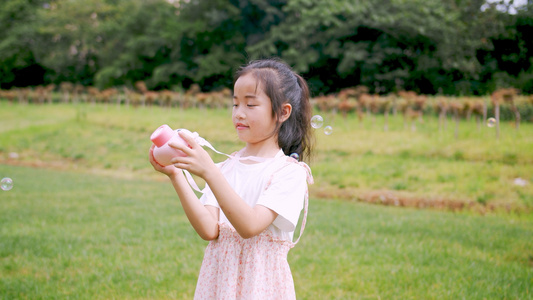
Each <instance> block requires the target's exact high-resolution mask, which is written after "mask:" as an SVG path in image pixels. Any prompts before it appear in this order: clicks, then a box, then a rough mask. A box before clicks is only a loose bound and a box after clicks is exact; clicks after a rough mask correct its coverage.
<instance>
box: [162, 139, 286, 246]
mask: <svg viewBox="0 0 533 300" xmlns="http://www.w3.org/2000/svg"><path fill="white" fill-rule="evenodd" d="M179 134H180V136H181V137H182V138H183V139H185V141H186V142H187V143H188V144H189V145H190V146H191V148H188V147H186V146H182V145H177V144H169V145H170V146H171V147H174V148H176V149H179V150H181V151H183V152H185V154H187V156H186V157H177V158H174V159H173V160H172V162H173V163H174V166H176V167H177V168H181V169H185V170H188V171H189V172H191V173H193V174H196V175H198V176H200V177H202V178H203V179H204V180H205V181H206V182H207V184H209V187H210V188H211V191H212V192H213V194H214V195H215V197H216V199H217V202H218V204H219V205H220V208H221V209H222V211H224V214H225V215H226V217H227V218H228V220H229V221H230V222H231V224H232V225H233V227H234V228H235V230H236V231H237V233H239V235H240V236H241V237H243V238H245V239H246V238H251V237H254V236H256V235H258V234H260V233H261V232H263V231H264V230H265V229H266V228H267V227H268V226H269V225H270V224H272V222H274V220H275V219H276V217H277V216H278V214H277V213H276V212H274V211H273V210H271V209H269V208H266V207H265V206H262V205H256V206H254V207H250V206H249V205H248V204H247V203H246V202H244V200H243V199H242V198H241V197H240V196H239V195H238V194H237V193H236V192H235V191H234V190H233V188H232V187H231V186H230V185H229V183H228V181H227V180H226V178H225V177H224V175H223V174H222V172H220V169H219V168H218V167H217V166H216V165H215V163H214V162H213V160H212V159H211V157H210V156H209V154H208V153H207V152H206V151H205V150H204V149H203V148H202V147H201V146H200V145H198V144H197V143H196V141H195V140H194V139H193V138H192V137H190V136H188V135H187V134H186V133H185V134H184V133H182V132H180V133H179ZM185 184H187V183H186V182H185ZM189 188H190V187H189Z"/></svg>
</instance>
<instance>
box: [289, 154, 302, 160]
mask: <svg viewBox="0 0 533 300" xmlns="http://www.w3.org/2000/svg"><path fill="white" fill-rule="evenodd" d="M289 156H290V157H292V158H294V159H296V160H300V155H298V153H292V154H291V155H289Z"/></svg>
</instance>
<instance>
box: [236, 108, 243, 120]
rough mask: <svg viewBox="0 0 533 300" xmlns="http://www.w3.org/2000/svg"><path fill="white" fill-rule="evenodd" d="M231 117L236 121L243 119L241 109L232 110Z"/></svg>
mask: <svg viewBox="0 0 533 300" xmlns="http://www.w3.org/2000/svg"><path fill="white" fill-rule="evenodd" d="M233 116H234V117H235V118H236V119H238V120H242V119H244V117H245V115H244V112H243V111H242V109H239V107H234V108H233Z"/></svg>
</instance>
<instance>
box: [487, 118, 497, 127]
mask: <svg viewBox="0 0 533 300" xmlns="http://www.w3.org/2000/svg"><path fill="white" fill-rule="evenodd" d="M487 126H488V127H490V128H492V127H494V126H496V119H495V118H488V119H487Z"/></svg>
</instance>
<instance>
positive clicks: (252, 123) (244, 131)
mask: <svg viewBox="0 0 533 300" xmlns="http://www.w3.org/2000/svg"><path fill="white" fill-rule="evenodd" d="M232 120H233V125H234V126H235V129H237V133H238V135H239V139H240V140H241V141H243V142H246V144H247V146H261V145H264V144H268V143H275V145H277V140H276V135H275V134H273V132H274V130H275V128H276V118H275V117H274V116H273V115H272V103H271V102H270V98H269V97H268V96H267V95H266V94H265V93H264V91H263V88H262V87H261V85H260V84H259V83H258V82H257V80H256V79H255V77H254V76H253V75H252V74H250V73H248V74H246V75H243V76H241V77H239V78H238V79H237V81H236V82H235V87H234V91H233V113H232Z"/></svg>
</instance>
